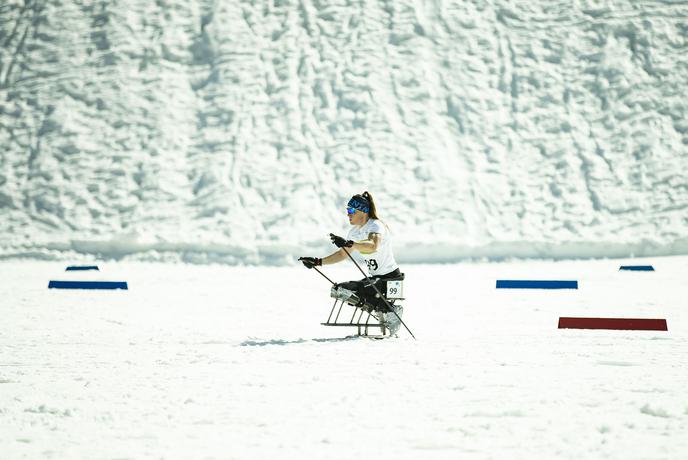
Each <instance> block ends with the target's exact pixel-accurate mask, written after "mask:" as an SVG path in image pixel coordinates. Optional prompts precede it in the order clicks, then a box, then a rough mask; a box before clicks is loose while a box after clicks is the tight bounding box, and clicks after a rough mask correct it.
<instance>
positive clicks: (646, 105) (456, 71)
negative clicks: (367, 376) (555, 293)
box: [0, 0, 688, 264]
mask: <svg viewBox="0 0 688 460" xmlns="http://www.w3.org/2000/svg"><path fill="white" fill-rule="evenodd" d="M686 18H688V4H686V2H684V1H676V0H644V1H636V0H613V1H612V0H580V1H575V2H571V1H569V0H537V1H514V0H470V1H463V0H461V1H457V0H394V1H385V2H375V1H315V0H300V1H296V0H279V1H241V0H235V1H222V2H219V1H215V0H195V1H194V0H192V1H190V0H159V1H155V2H153V1H151V0H127V1H121V0H119V1H118V0H112V1H102V2H95V3H94V2H80V1H74V0H45V1H34V2H29V1H25V0H3V1H2V2H1V3H0V44H1V45H2V46H0V146H1V147H2V148H0V257H13V258H14V257H29V256H35V257H41V258H47V259H56V258H60V257H61V256H62V255H63V254H64V253H65V252H69V253H70V254H75V253H86V254H90V255H98V256H103V257H114V258H123V257H126V256H129V257H130V258H134V259H136V258H138V259H144V260H158V261H166V260H169V259H175V260H183V261H189V262H207V261H211V262H212V261H216V262H224V263H242V262H248V263H266V262H267V263H271V264H284V263H285V260H287V259H288V260H293V257H294V256H295V255H299V250H300V249H299V248H303V247H304V246H310V247H311V248H313V249H322V248H323V245H322V243H321V241H322V238H323V235H326V234H327V233H328V232H331V231H334V230H335V229H336V228H337V226H339V225H340V222H341V221H342V215H341V214H342V213H343V206H344V203H345V201H346V199H348V197H349V196H351V195H352V194H353V193H357V192H358V193H360V192H362V191H363V190H365V189H367V190H369V191H371V192H372V193H373V194H374V195H375V196H376V197H377V198H378V199H379V205H380V211H381V215H382V216H383V217H385V218H387V219H388V220H389V223H390V224H391V225H392V227H393V229H394V231H395V232H396V235H397V243H398V247H399V248H400V250H399V254H400V255H403V257H405V258H406V259H405V260H407V261H415V262H428V261H433V260H434V261H436V260H445V261H461V260H462V259H465V258H471V257H495V258H498V257H533V256H534V257H545V258H548V257H565V258H568V257H591V256H592V257H603V256H604V257H626V256H630V255H632V254H634V255H635V256H639V255H645V256H654V255H660V254H661V255H671V254H688V220H687V219H688V218H687V217H686V210H687V209H688V185H687V181H686V174H685V171H686V170H688V154H687V149H686V146H687V145H688V122H687V120H688V98H686V94H688V28H687V27H686ZM401 249H404V250H401Z"/></svg>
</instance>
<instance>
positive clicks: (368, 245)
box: [299, 191, 403, 311]
mask: <svg viewBox="0 0 688 460" xmlns="http://www.w3.org/2000/svg"><path fill="white" fill-rule="evenodd" d="M346 213H347V215H348V217H349V223H350V224H351V226H352V228H351V230H349V233H348V235H347V237H346V238H342V237H341V236H337V235H334V234H332V233H330V239H331V240H332V243H333V244H334V245H335V246H337V247H338V248H340V249H339V250H337V251H336V252H334V253H332V254H330V255H329V256H327V257H323V258H322V259H321V258H318V257H301V258H299V260H300V261H301V262H303V265H305V266H306V267H307V268H313V267H317V266H320V265H330V264H336V263H337V262H341V261H342V260H345V259H348V258H349V256H348V255H347V253H346V251H345V250H344V248H346V249H347V250H348V252H349V253H353V254H355V253H358V254H360V255H361V257H362V258H363V260H364V261H365V264H366V266H367V267H368V273H369V275H370V278H371V279H372V280H373V281H375V280H378V279H390V278H400V277H402V276H403V275H402V274H401V272H400V271H399V265H397V262H396V260H394V254H393V252H392V243H391V238H390V232H389V229H388V228H387V226H386V225H385V224H384V222H382V221H381V220H380V219H379V218H378V216H377V210H376V209H375V202H374V201H373V197H372V196H371V195H370V193H368V192H367V191H366V192H363V193H362V194H360V195H359V194H356V195H354V196H352V197H351V199H350V200H349V202H348V204H347V206H346ZM338 286H341V287H342V288H346V289H349V290H351V291H354V292H356V294H357V295H358V298H359V299H360V300H361V304H362V306H364V307H369V308H372V309H375V310H382V311H384V310H388V309H387V308H386V306H385V303H384V300H382V299H380V298H379V296H377V295H376V294H377V291H376V290H375V288H373V287H372V286H370V285H368V282H367V280H365V279H363V280H360V281H349V282H346V283H340V284H338Z"/></svg>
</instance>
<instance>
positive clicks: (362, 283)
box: [338, 268, 401, 311]
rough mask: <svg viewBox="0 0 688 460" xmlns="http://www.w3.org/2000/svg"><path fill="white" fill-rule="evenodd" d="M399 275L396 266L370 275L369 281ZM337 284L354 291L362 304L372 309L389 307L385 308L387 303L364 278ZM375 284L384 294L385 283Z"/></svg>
mask: <svg viewBox="0 0 688 460" xmlns="http://www.w3.org/2000/svg"><path fill="white" fill-rule="evenodd" d="M399 277H401V271H400V270H399V269H398V268H397V269H395V270H393V271H391V272H389V273H386V274H384V275H375V276H371V277H370V279H371V281H373V282H375V281H376V280H386V279H394V278H399ZM338 285H339V286H341V287H343V288H344V289H349V290H351V291H353V292H355V293H356V295H357V296H358V298H359V299H360V300H361V304H362V306H363V304H366V305H368V306H370V307H372V309H373V310H381V311H387V310H389V308H387V305H386V304H385V301H384V300H382V299H381V298H379V297H378V296H377V291H376V290H375V288H374V287H373V286H369V285H368V280H367V279H365V278H363V279H362V280H358V281H345V282H343V283H339V284H338ZM375 286H377V288H378V289H379V290H380V292H381V293H382V295H385V291H386V286H385V283H376V284H375Z"/></svg>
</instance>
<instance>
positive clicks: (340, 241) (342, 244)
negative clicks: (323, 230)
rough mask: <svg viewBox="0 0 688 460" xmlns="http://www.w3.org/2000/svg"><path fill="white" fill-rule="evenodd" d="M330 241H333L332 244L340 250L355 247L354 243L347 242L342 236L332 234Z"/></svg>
mask: <svg viewBox="0 0 688 460" xmlns="http://www.w3.org/2000/svg"><path fill="white" fill-rule="evenodd" d="M330 239H331V240H332V244H334V245H335V246H337V247H338V248H350V247H351V246H353V245H354V242H353V241H351V240H345V239H344V238H342V237H341V236H337V235H335V234H334V233H330Z"/></svg>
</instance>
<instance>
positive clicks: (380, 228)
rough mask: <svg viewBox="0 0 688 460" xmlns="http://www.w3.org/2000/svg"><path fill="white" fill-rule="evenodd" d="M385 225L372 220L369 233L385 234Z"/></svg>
mask: <svg viewBox="0 0 688 460" xmlns="http://www.w3.org/2000/svg"><path fill="white" fill-rule="evenodd" d="M384 231H385V225H384V224H383V223H382V221H381V220H379V219H370V220H369V221H368V233H383V232H384Z"/></svg>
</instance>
